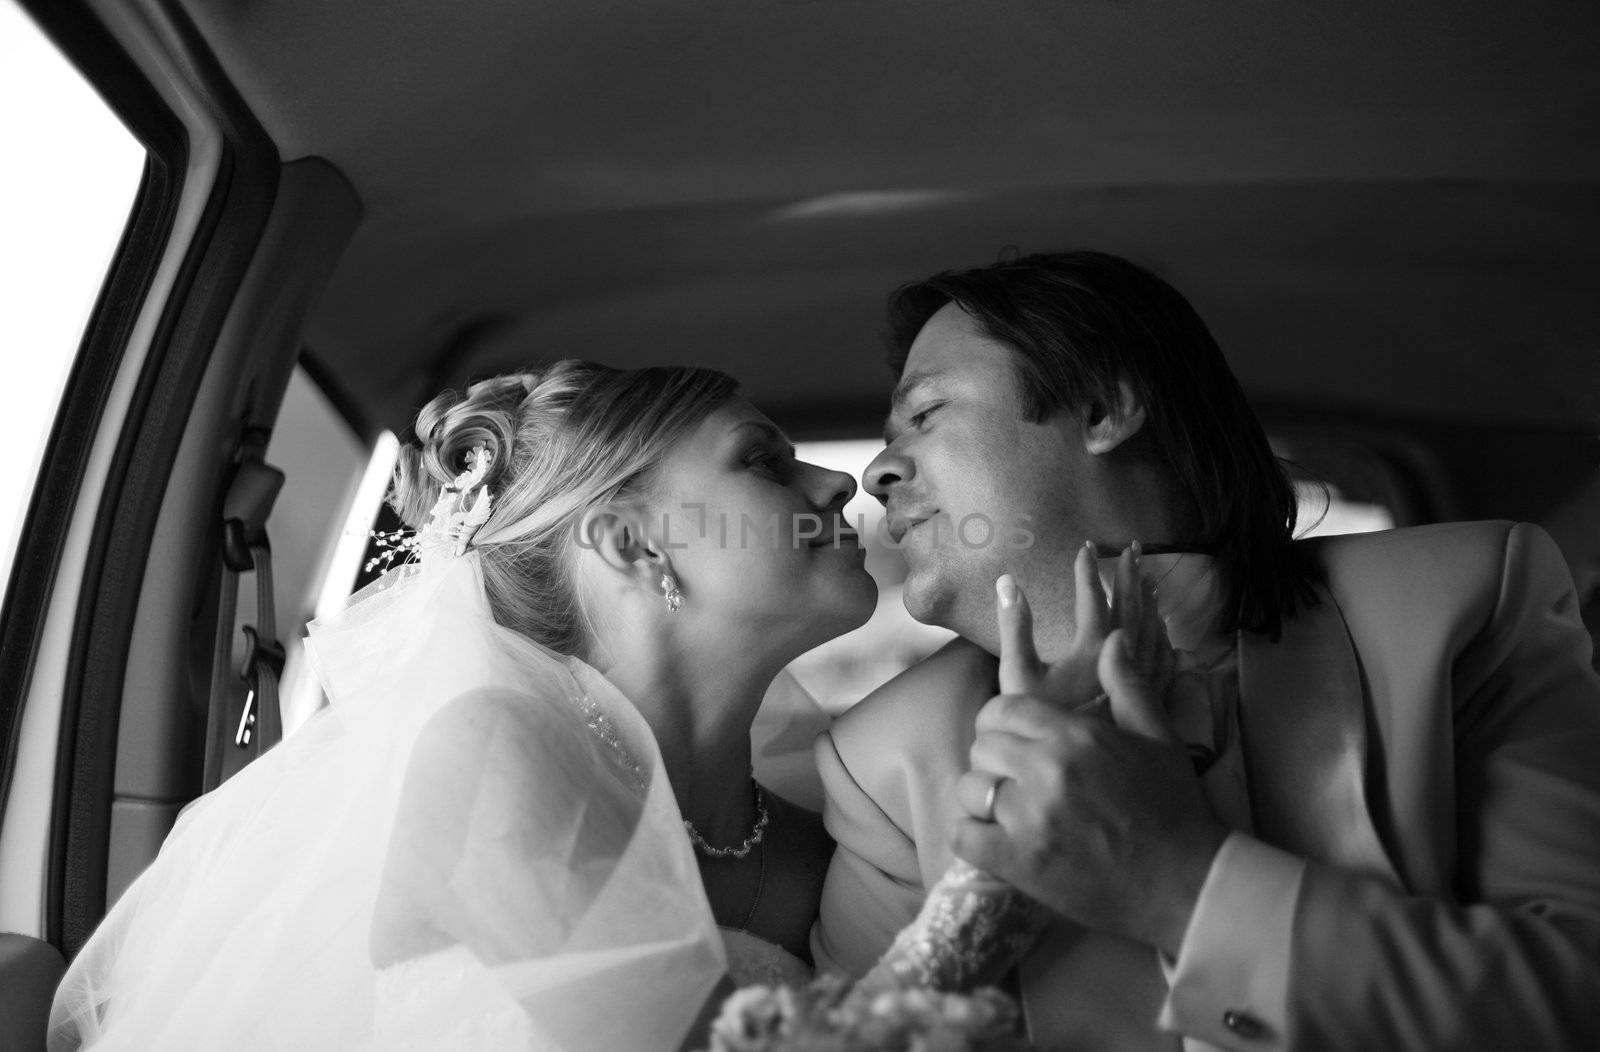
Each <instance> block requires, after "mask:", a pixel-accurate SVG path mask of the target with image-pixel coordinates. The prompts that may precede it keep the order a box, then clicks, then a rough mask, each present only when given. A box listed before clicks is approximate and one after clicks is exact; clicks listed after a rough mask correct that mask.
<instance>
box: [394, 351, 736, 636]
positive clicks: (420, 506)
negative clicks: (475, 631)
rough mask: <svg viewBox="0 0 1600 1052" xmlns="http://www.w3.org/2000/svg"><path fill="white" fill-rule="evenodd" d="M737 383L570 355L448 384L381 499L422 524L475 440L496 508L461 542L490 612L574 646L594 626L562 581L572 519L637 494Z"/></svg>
mask: <svg viewBox="0 0 1600 1052" xmlns="http://www.w3.org/2000/svg"><path fill="white" fill-rule="evenodd" d="M737 390H738V383H737V382H736V381H735V380H734V379H733V378H732V377H730V376H728V375H726V374H725V373H720V372H716V371H714V370H711V369H697V368H689V367H683V366H662V367H654V368H649V369H631V370H622V369H613V368H610V367H609V366H604V365H598V364H595V363H593V362H584V361H575V360H567V361H560V362H556V363H555V364H553V365H550V366H548V367H546V368H543V369H538V370H534V371H530V372H524V373H508V374H506V375H504V376H497V377H494V378H493V379H490V380H482V381H479V382H478V383H475V384H472V385H471V386H470V387H468V388H467V390H466V392H465V393H457V392H455V391H446V392H444V393H443V394H441V395H439V396H438V397H437V398H435V399H434V400H433V401H431V402H429V403H428V404H427V405H425V406H423V407H422V410H421V412H419V413H418V414H417V420H416V426H415V430H416V444H415V445H406V446H403V447H402V448H401V450H400V458H399V461H398V463H397V464H396V466H395V474H394V482H393V486H392V488H391V490H390V495H389V501H390V504H391V505H392V506H393V507H394V509H395V511H396V512H397V513H398V514H399V516H400V518H401V519H403V520H404V521H405V522H406V524H407V525H409V526H412V527H413V528H416V527H420V526H422V525H423V524H424V523H425V522H426V521H427V519H428V513H429V511H430V510H431V509H432V508H433V505H434V502H435V501H437V500H438V498H439V493H440V489H441V488H442V487H443V486H444V485H445V484H446V483H448V482H450V481H452V480H453V479H454V478H455V477H456V476H457V475H458V474H460V473H461V472H462V470H464V468H465V466H466V455H467V453H468V452H469V451H471V450H472V449H473V448H474V447H475V446H479V445H481V446H484V447H486V448H487V449H488V450H489V452H490V453H491V454H492V455H493V458H494V462H493V466H492V467H491V468H490V472H489V476H488V479H487V485H488V487H489V489H490V491H491V492H492V493H493V494H494V510H493V512H492V513H491V514H490V516H489V519H488V521H487V522H486V523H484V525H483V527H482V528H481V529H480V530H479V531H478V532H477V534H476V535H474V537H473V540H472V547H473V548H474V549H475V550H477V551H479V552H480V553H481V556H480V558H481V562H482V566H483V577H484V584H485V586H486V588H487V591H488V595H489V603H490V606H491V607H492V608H493V610H494V616H495V619H496V620H497V621H499V622H500V623H501V624H503V625H505V626H506V627H508V628H511V629H514V630H516V631H518V632H521V633H522V634H523V635H526V636H528V637H529V638H530V639H533V640H534V641H535V642H538V643H542V644H544V645H545V646H547V647H550V648H551V649H552V650H555V651H558V652H560V653H563V654H575V655H579V656H582V655H583V654H584V653H585V652H586V651H587V648H588V645H589V643H590V641H591V638H592V637H591V633H590V630H589V623H588V621H587V619H586V617H585V615H584V612H583V609H582V606H581V604H580V603H579V602H578V598H577V595H576V592H575V589H574V587H573V581H574V577H573V573H572V558H573V550H574V548H575V546H576V541H577V538H576V536H575V527H576V525H577V522H578V517H579V516H580V515H581V514H582V512H583V511H584V510H585V509H587V508H591V507H595V506H597V505H603V504H607V503H612V502H619V501H628V500H631V499H645V500H648V499H649V497H650V495H651V494H650V489H651V485H652V483H653V482H654V478H655V474H656V471H657V469H658V468H659V466H660V464H661V460H662V458H663V457H664V456H665V455H666V453H667V451H668V450H669V449H671V448H672V446H673V444H674V443H676V442H677V441H678V440H679V439H681V438H683V437H684V436H685V435H687V434H688V433H689V432H690V431H692V430H693V429H694V428H695V427H696V426H698V425H699V424H700V422H701V421H703V420H704V419H705V418H706V417H707V416H708V415H710V414H711V413H712V412H714V411H715V410H716V409H718V408H719V407H720V406H722V405H723V404H724V403H726V402H727V401H728V399H729V398H731V397H733V395H734V393H735V392H736V391H737Z"/></svg>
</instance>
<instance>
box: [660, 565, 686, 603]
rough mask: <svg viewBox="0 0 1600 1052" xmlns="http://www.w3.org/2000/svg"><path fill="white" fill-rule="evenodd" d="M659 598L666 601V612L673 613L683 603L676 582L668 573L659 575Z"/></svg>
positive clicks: (681, 594)
mask: <svg viewBox="0 0 1600 1052" xmlns="http://www.w3.org/2000/svg"><path fill="white" fill-rule="evenodd" d="M661 598H663V599H665V600H666V601H667V612H668V613H675V612H677V609H678V607H680V606H682V605H683V593H682V592H681V591H679V590H678V582H677V581H675V580H673V577H672V575H671V574H669V573H664V574H662V575H661Z"/></svg>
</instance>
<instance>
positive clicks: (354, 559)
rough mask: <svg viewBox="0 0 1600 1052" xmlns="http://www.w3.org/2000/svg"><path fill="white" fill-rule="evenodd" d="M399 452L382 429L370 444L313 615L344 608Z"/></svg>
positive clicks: (388, 434)
mask: <svg viewBox="0 0 1600 1052" xmlns="http://www.w3.org/2000/svg"><path fill="white" fill-rule="evenodd" d="M399 455H400V440H399V439H398V438H396V437H395V436H394V435H393V434H392V433H390V432H388V431H385V432H384V433H383V434H381V435H379V436H378V441H377V442H376V443H375V444H374V445H373V447H372V459H371V460H369V461H367V470H366V473H365V474H363V475H362V476H361V485H360V486H358V487H357V488H356V495H355V499H354V500H353V501H351V502H350V516H349V518H347V519H346V520H345V524H344V529H343V530H342V531H341V532H340V534H339V543H338V544H336V545H335V546H334V549H333V558H332V559H331V560H329V563H328V576H327V577H326V578H324V579H323V582H322V591H321V593H320V594H319V595H318V596H317V606H316V616H317V617H319V618H322V617H327V616H328V615H329V614H334V613H338V612H339V611H340V610H341V609H343V608H344V604H345V600H347V599H349V598H350V589H351V588H352V587H354V586H355V583H356V578H357V577H358V576H359V575H360V573H361V560H362V559H363V558H364V557H365V556H366V554H367V542H368V540H369V537H368V533H369V531H371V529H372V524H373V522H375V521H376V520H377V518H378V509H379V508H381V507H382V506H383V498H384V495H385V494H387V493H388V492H389V480H390V479H391V478H393V477H394V464H395V458H396V457H398V456H399Z"/></svg>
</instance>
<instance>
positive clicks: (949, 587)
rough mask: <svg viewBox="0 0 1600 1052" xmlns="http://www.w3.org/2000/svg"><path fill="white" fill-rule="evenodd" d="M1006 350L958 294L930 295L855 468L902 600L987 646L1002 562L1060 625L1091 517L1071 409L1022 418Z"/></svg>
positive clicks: (1051, 626)
mask: <svg viewBox="0 0 1600 1052" xmlns="http://www.w3.org/2000/svg"><path fill="white" fill-rule="evenodd" d="M1014 353H1015V352H1014V351H1012V350H1011V349H1010V348H1009V347H1007V346H1006V345H1004V344H1002V343H999V342H997V341H996V340H994V339H992V338H990V337H989V336H987V335H985V334H984V333H983V332H982V331H981V330H980V328H979V327H978V324H977V323H976V322H975V321H974V320H973V319H972V318H971V317H970V316H969V315H967V314H966V313H965V312H964V311H963V310H962V309H961V308H960V307H959V306H958V305H956V304H954V303H951V304H947V305H946V306H945V307H943V308H942V309H940V310H939V312H938V313H936V314H935V315H934V316H933V317H932V318H930V319H929V320H928V323H927V324H926V325H924V326H923V328H922V331H921V332H920V333H918V335H917V338H916V341H915V342H914V343H913V344H912V346H911V352H910V355H909V357H908V358H907V361H906V366H905V370H904V372H903V373H902V375H901V379H900V383H899V385H898V386H897V388H896V390H895V397H894V402H893V405H892V407H891V411H890V416H889V420H888V423H887V424H886V426H885V432H884V439H885V442H886V443H887V448H885V449H884V451H883V452H882V453H880V454H879V455H878V456H877V457H876V458H875V459H874V460H873V461H872V463H871V464H869V465H868V466H867V470H866V472H865V479H866V488H867V490H868V492H870V493H871V494H872V495H873V496H874V497H876V498H877V499H878V500H879V501H881V502H882V503H883V505H884V507H885V509H886V512H887V520H888V527H889V530H890V535H891V537H894V538H896V539H897V540H898V542H899V544H900V547H901V550H902V552H903V554H904V555H905V559H906V563H907V567H908V570H909V573H908V576H907V578H906V587H905V604H906V609H907V610H909V611H910V613H911V615H912V616H913V617H915V618H916V619H917V620H919V621H923V622H926V623H929V624H937V625H942V626H944V627H946V628H950V629H953V630H954V631H956V632H958V633H960V634H961V635H963V636H966V637H967V638H968V639H971V640H973V641H974V642H976V643H978V644H979V645H981V646H984V647H985V648H987V649H989V650H990V651H991V652H993V651H995V650H997V649H998V637H997V632H996V628H995V602H994V581H995V578H996V577H998V576H999V575H1000V574H1002V573H1008V572H1009V573H1014V574H1016V575H1017V577H1018V579H1019V581H1020V582H1021V584H1022V585H1023V587H1024V588H1025V589H1027V592H1028V596H1029V599H1030V601H1031V602H1032V603H1033V606H1034V610H1035V615H1036V623H1037V628H1038V631H1039V635H1040V638H1041V641H1043V640H1045V639H1047V638H1048V637H1049V636H1051V635H1055V634H1057V633H1062V634H1064V633H1067V632H1070V631H1071V625H1070V623H1067V621H1065V620H1064V619H1065V618H1066V617H1067V616H1068V611H1070V609H1071V587H1072V585H1071V570H1070V568H1071V566H1072V556H1073V554H1074V553H1075V552H1076V550H1077V548H1078V546H1080V545H1081V544H1082V543H1083V540H1084V538H1085V537H1086V536H1088V535H1089V530H1090V528H1091V527H1092V524H1091V523H1090V522H1088V521H1086V517H1085V513H1086V508H1085V500H1084V498H1085V497H1086V496H1087V495H1088V494H1089V493H1090V492H1091V491H1092V489H1093V479H1092V475H1093V472H1094V470H1095V465H1094V464H1093V459H1094V458H1093V457H1092V456H1091V455H1090V454H1089V453H1088V451H1087V450H1086V449H1085V447H1084V443H1083V439H1082V433H1083V432H1082V427H1081V425H1080V422H1079V420H1078V418H1077V416H1076V415H1075V414H1073V413H1072V412H1070V411H1067V412H1061V413H1058V414H1056V415H1055V416H1053V417H1051V418H1050V419H1047V420H1045V421H1044V422H1042V423H1032V422H1030V421H1028V420H1026V419H1024V416H1023V401H1022V397H1021V387H1020V382H1019V380H1018V377H1017V372H1016V368H1015V365H1014V362H1013V355H1014ZM1063 568H1065V572H1062V570H1063Z"/></svg>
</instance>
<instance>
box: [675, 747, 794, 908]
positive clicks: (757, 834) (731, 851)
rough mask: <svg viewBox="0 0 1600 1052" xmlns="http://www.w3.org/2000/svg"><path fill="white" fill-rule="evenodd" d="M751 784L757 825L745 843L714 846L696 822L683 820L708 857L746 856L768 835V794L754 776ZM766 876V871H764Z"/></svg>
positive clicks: (696, 844) (700, 849)
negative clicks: (701, 833) (709, 842)
mask: <svg viewBox="0 0 1600 1052" xmlns="http://www.w3.org/2000/svg"><path fill="white" fill-rule="evenodd" d="M750 784H751V785H752V786H754V787H755V790H756V825H755V828H754V829H752V830H750V835H749V836H747V837H745V838H744V843H742V844H740V845H739V846H738V847H712V846H711V845H710V844H708V843H706V839H705V837H703V836H701V835H700V831H699V830H698V829H696V828H695V827H694V823H693V822H691V821H689V820H688V819H687V818H685V819H684V820H683V828H684V829H686V830H687V831H688V833H689V840H690V842H691V843H693V844H694V846H695V850H696V851H699V852H700V853H701V854H702V855H705V856H706V857H707V858H744V857H745V856H746V855H748V854H749V853H750V849H751V848H753V847H755V846H756V845H757V844H759V843H761V840H762V838H763V837H765V836H766V835H767V821H768V820H769V819H770V818H772V815H771V814H770V813H769V812H768V811H767V794H766V793H765V792H763V791H762V789H761V783H760V782H758V781H756V780H755V779H754V778H752V779H750ZM763 864H764V860H763ZM764 876H765V873H764V872H763V877H764ZM758 894H759V893H758ZM751 908H752V910H753V909H754V907H751ZM746 923H748V921H747V922H746Z"/></svg>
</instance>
